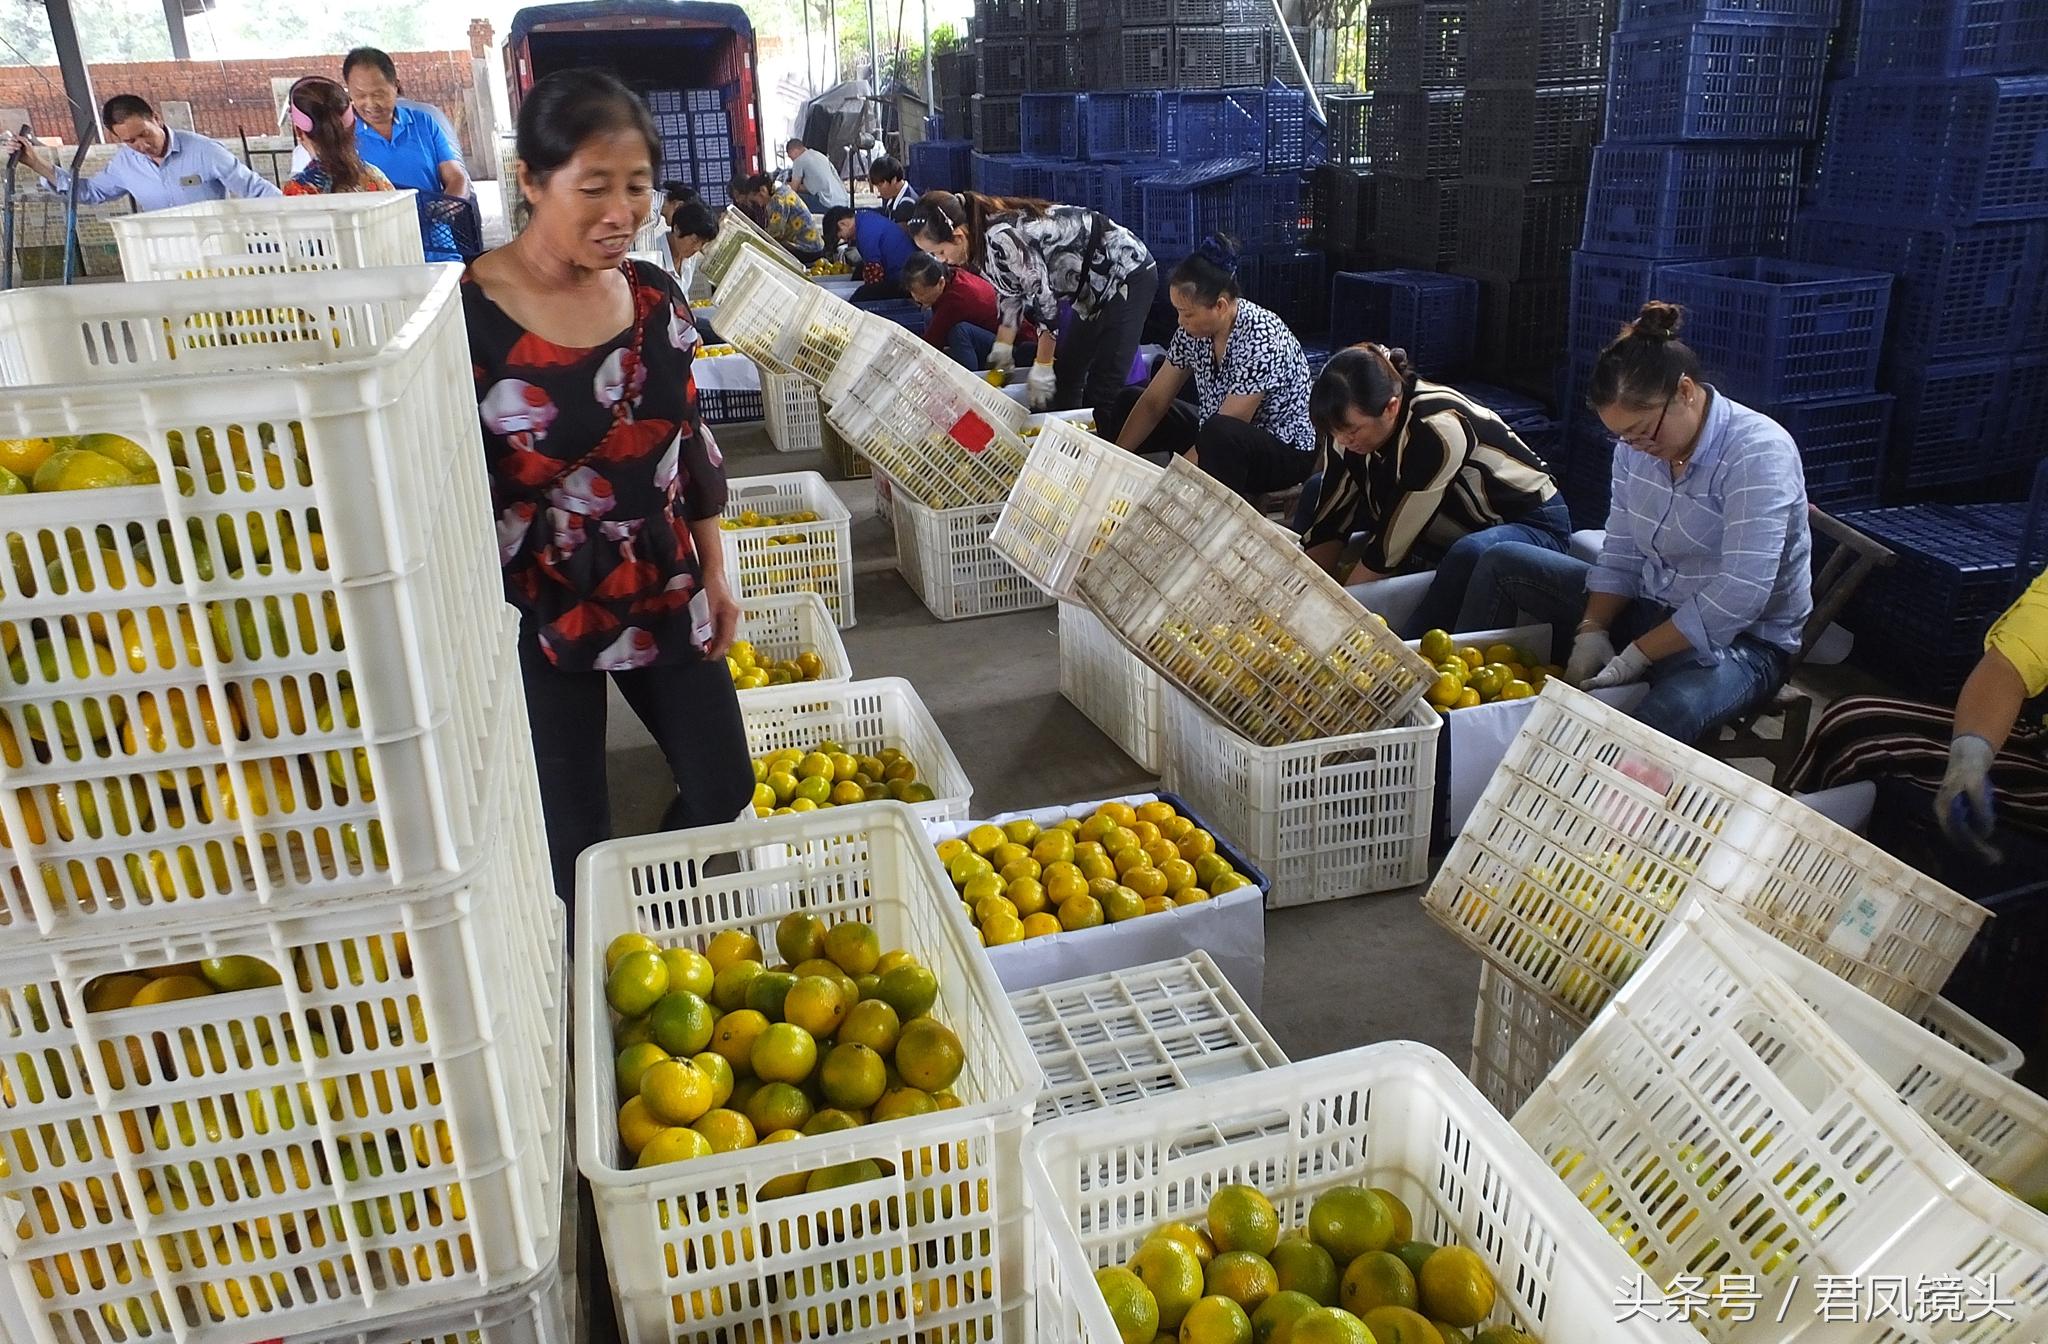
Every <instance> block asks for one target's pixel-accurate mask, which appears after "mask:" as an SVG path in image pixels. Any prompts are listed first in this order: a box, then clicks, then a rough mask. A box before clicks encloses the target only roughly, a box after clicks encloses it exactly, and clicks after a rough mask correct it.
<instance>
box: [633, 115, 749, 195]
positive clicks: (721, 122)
mask: <svg viewBox="0 0 2048 1344" xmlns="http://www.w3.org/2000/svg"><path fill="white" fill-rule="evenodd" d="M727 93H728V90H723V89H649V90H648V91H647V92H646V94H645V97H646V101H647V110H648V111H649V112H650V113H651V114H652V115H653V117H654V130H655V133H656V134H657V135H658V136H659V137H660V138H661V171H660V173H659V175H658V176H659V177H660V179H661V180H662V181H677V182H687V183H689V184H690V185H691V186H693V187H695V188H696V189H697V192H698V194H699V195H701V196H702V197H703V198H704V200H705V201H706V203H707V204H709V205H711V206H713V207H714V208H722V207H723V206H725V205H726V204H727V199H728V191H729V188H730V186H731V182H732V172H733V152H732V120H731V117H730V116H729V115H728V113H727V111H726V96H727Z"/></svg>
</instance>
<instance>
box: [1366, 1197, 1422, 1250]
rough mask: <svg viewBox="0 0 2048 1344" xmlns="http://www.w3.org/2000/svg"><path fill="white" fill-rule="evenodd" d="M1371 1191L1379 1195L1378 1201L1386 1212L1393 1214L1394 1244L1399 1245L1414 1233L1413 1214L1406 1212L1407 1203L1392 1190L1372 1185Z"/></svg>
mask: <svg viewBox="0 0 2048 1344" xmlns="http://www.w3.org/2000/svg"><path fill="white" fill-rule="evenodd" d="M1372 1192H1373V1193H1374V1194H1376V1195H1378V1196H1379V1197H1380V1203H1382V1204H1384V1205H1386V1206H1387V1212H1388V1213H1391V1214H1392V1215H1394V1244H1395V1245H1397V1246H1398V1245H1400V1244H1401V1243H1402V1242H1404V1241H1407V1240H1408V1239H1409V1238H1410V1237H1413V1236H1414V1235H1415V1215H1414V1214H1412V1213H1410V1212H1408V1206H1407V1204H1405V1203H1403V1202H1402V1200H1401V1197H1400V1196H1399V1195H1397V1194H1395V1193H1394V1192H1393V1191H1391V1190H1388V1189H1384V1188H1383V1187H1381V1186H1377V1185H1375V1186H1373V1187H1372Z"/></svg>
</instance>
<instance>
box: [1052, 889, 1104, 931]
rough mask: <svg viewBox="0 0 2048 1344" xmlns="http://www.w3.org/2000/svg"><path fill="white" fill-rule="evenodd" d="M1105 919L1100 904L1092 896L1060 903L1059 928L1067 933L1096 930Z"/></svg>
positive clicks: (1073, 898)
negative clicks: (1077, 930)
mask: <svg viewBox="0 0 2048 1344" xmlns="http://www.w3.org/2000/svg"><path fill="white" fill-rule="evenodd" d="M1105 917H1106V916H1105V915H1104V914H1103V910H1102V902H1101V901H1098V900H1096V899H1095V898H1094V897H1093V896H1089V895H1085V894H1083V895H1080V896H1074V897H1071V898H1069V899H1067V900H1065V901H1062V902H1060V927H1061V928H1063V929H1066V930H1067V931H1068V932H1072V931H1074V930H1075V929H1093V928H1098V927H1100V926H1101V924H1102V922H1103V920H1104V918H1105Z"/></svg>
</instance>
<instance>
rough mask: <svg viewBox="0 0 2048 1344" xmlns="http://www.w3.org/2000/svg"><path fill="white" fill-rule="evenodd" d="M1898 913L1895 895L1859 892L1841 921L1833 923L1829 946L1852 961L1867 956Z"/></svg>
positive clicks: (1897, 898)
mask: <svg viewBox="0 0 2048 1344" xmlns="http://www.w3.org/2000/svg"><path fill="white" fill-rule="evenodd" d="M1898 912H1899V894H1898V893H1897V892H1895V891H1884V890H1874V891H1863V892H1860V893H1858V894H1857V896H1856V898H1855V899H1854V900H1852V901H1850V902H1849V904H1848V906H1847V907H1846V908H1845V909H1844V910H1843V911H1842V917H1841V918H1840V919H1838V920H1836V921H1835V931H1834V932H1833V933H1831V934H1829V935H1828V946H1829V947H1832V948H1834V949H1835V950H1836V951H1838V952H1843V953H1846V954H1847V955H1849V956H1852V957H1865V956H1868V955H1869V954H1870V948H1871V945H1872V944H1873V943H1875V942H1876V941H1877V938H1878V935H1879V934H1881V933H1884V932H1885V931H1886V930H1887V929H1889V928H1891V926H1892V919H1893V917H1894V916H1896V915H1897V914H1898Z"/></svg>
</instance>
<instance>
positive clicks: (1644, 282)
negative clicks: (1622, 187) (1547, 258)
mask: <svg viewBox="0 0 2048 1344" xmlns="http://www.w3.org/2000/svg"><path fill="white" fill-rule="evenodd" d="M1591 217H1592V216H1591V213H1590V210H1589V213H1588V215H1587V218H1589V219H1590V218H1591ZM1662 269H1663V267H1662V264H1661V263H1659V262H1655V261H1645V260H1642V259H1640V258H1636V257H1609V256H1603V255H1601V254H1600V253H1598V252H1588V251H1584V250H1581V251H1578V252H1574V253H1572V290H1571V321H1570V333H1569V336H1568V345H1567V349H1568V351H1569V354H1570V358H1571V363H1572V367H1573V368H1574V370H1580V371H1583V372H1584V373H1591V372H1592V368H1593V361H1594V359H1595V358H1596V357H1598V355H1599V353H1600V351H1601V350H1602V349H1604V348H1605V347H1606V345H1607V344H1608V342H1610V341H1612V340H1613V339H1614V338H1615V337H1617V336H1619V335H1620V334H1621V329H1622V328H1623V327H1624V326H1626V325H1627V324H1628V323H1630V322H1633V321H1635V319H1636V314H1637V313H1639V312H1641V311H1642V307H1643V305H1644V304H1646V303H1648V302H1649V301H1650V298H1651V294H1652V291H1653V290H1656V289H1657V288H1658V285H1657V277H1658V275H1659V274H1660V273H1661V272H1662ZM1659 297H1661V295H1660V296H1659ZM1581 390H1582V391H1583V385H1581ZM1572 409H1573V411H1574V413H1575V414H1576V413H1577V411H1578V410H1579V408H1578V407H1573V408H1572ZM1587 414H1588V415H1589V416H1590V414H1591V412H1587Z"/></svg>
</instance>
